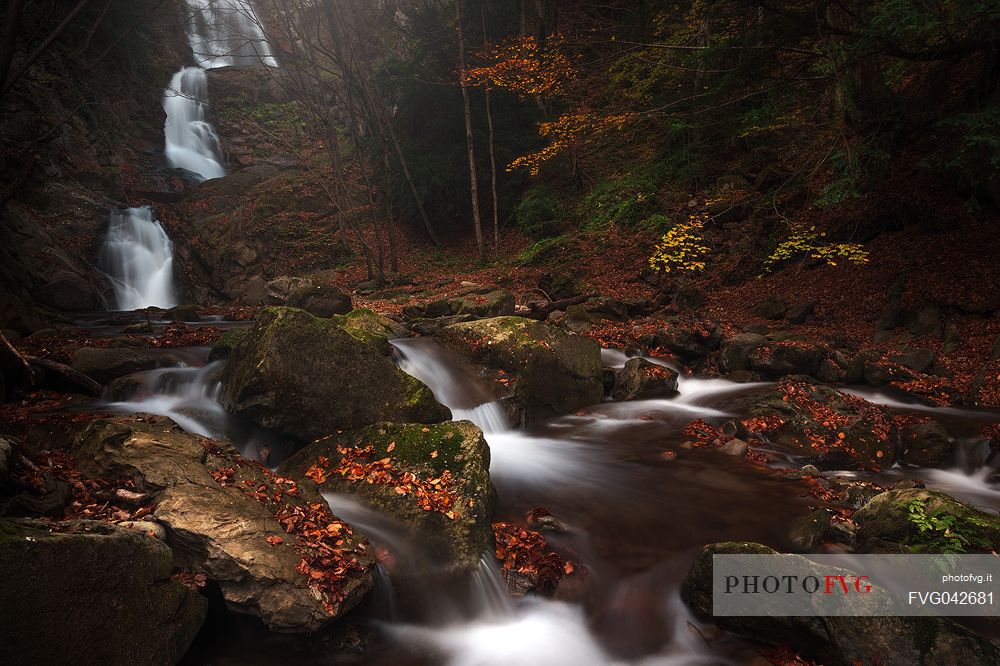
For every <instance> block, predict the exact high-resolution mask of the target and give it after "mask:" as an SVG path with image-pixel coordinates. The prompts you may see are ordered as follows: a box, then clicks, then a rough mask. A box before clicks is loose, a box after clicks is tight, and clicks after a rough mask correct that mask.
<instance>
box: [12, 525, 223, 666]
mask: <svg viewBox="0 0 1000 666" xmlns="http://www.w3.org/2000/svg"><path fill="white" fill-rule="evenodd" d="M173 568H174V565H173V558H172V555H171V552H170V548H168V547H167V545H166V544H164V543H163V542H162V541H159V540H157V539H155V538H153V537H150V536H146V535H144V534H141V533H139V532H136V531H132V530H128V529H125V528H121V527H116V526H114V525H109V524H107V523H103V522H96V521H84V520H76V521H67V522H57V523H51V522H47V521H35V520H24V521H16V522H10V521H0V626H2V627H3V630H2V631H0V654H3V661H4V663H5V664H11V665H12V666H14V665H21V664H24V665H25V666H27V665H29V664H30V665H35V664H107V665H109V666H116V665H119V664H120V665H122V666H130V665H132V664H163V665H164V666H167V665H170V664H175V663H177V662H178V661H180V659H181V657H183V656H184V653H185V652H186V651H187V649H188V647H189V646H190V645H191V641H192V640H193V639H194V637H195V634H197V633H198V629H199V628H200V627H201V624H202V622H203V621H204V619H205V613H206V611H207V607H208V603H207V600H206V599H205V598H204V597H203V596H201V595H200V594H198V593H197V592H194V591H192V590H190V589H188V588H187V587H185V586H184V585H182V584H180V583H178V582H176V581H173V580H171V578H170V576H171V574H172V572H173Z"/></svg>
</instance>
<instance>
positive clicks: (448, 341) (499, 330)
mask: <svg viewBox="0 0 1000 666" xmlns="http://www.w3.org/2000/svg"><path fill="white" fill-rule="evenodd" d="M438 337H439V338H440V339H441V341H442V342H443V343H444V344H445V345H446V346H448V347H449V348H451V349H453V350H455V351H456V352H458V353H459V354H461V355H463V356H465V357H466V358H467V359H469V360H471V361H472V362H474V363H478V364H482V365H486V366H489V367H491V368H495V369H498V370H503V371H504V372H508V373H512V374H514V375H515V376H516V382H515V385H514V399H515V400H516V402H517V403H518V405H519V407H520V408H521V410H522V412H523V415H524V420H525V421H529V422H530V421H536V420H539V419H544V418H548V417H551V416H555V415H559V414H567V413H571V412H573V411H576V410H577V409H579V408H580V407H584V406H586V405H590V404H594V403H596V402H600V401H601V398H602V397H603V396H604V385H603V382H602V375H603V367H602V365H601V348H600V347H599V346H598V344H597V343H596V342H594V341H593V340H590V339H589V338H585V337H580V336H576V335H570V334H568V333H566V332H565V331H563V330H561V329H559V328H556V327H555V326H549V325H548V324H544V323H542V322H539V321H535V320H533V319H525V318H522V317H495V318H493V319H483V320H480V321H472V322H466V323H461V324H453V325H452V326H448V327H446V328H444V329H442V330H441V332H440V333H439V334H438Z"/></svg>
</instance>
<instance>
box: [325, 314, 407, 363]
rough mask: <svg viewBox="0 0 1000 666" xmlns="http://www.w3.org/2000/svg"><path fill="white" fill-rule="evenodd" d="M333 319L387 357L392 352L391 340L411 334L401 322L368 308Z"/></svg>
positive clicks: (335, 316)
mask: <svg viewBox="0 0 1000 666" xmlns="http://www.w3.org/2000/svg"><path fill="white" fill-rule="evenodd" d="M331 319H333V321H335V322H336V323H337V324H339V325H340V326H341V327H342V328H343V329H344V330H345V331H347V332H348V333H350V334H351V335H353V336H354V337H355V338H357V339H358V340H360V341H361V342H364V343H365V344H367V345H368V346H370V347H373V348H375V349H377V350H378V351H379V352H380V353H382V354H385V355H389V353H390V352H391V347H390V346H389V340H395V339H396V338H405V337H406V336H407V335H408V334H409V331H407V329H406V327H405V326H403V325H402V324H400V323H399V322H397V321H394V320H392V319H390V318H389V317H386V316H385V315H381V314H379V313H377V312H375V311H374V310H368V309H367V308H357V309H354V310H351V311H350V312H348V313H347V314H343V315H334V316H333V317H331Z"/></svg>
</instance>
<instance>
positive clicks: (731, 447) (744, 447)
mask: <svg viewBox="0 0 1000 666" xmlns="http://www.w3.org/2000/svg"><path fill="white" fill-rule="evenodd" d="M749 450H750V445H749V444H747V443H746V442H744V441H743V440H742V439H731V440H729V441H728V442H726V443H725V444H723V445H722V446H720V447H719V451H720V452H721V453H725V454H726V455H727V456H737V457H739V458H742V457H743V456H745V455H746V454H747V451H749Z"/></svg>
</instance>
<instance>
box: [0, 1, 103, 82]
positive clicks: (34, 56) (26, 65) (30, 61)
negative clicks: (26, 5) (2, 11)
mask: <svg viewBox="0 0 1000 666" xmlns="http://www.w3.org/2000/svg"><path fill="white" fill-rule="evenodd" d="M15 4H16V3H15ZM88 4H90V0H80V1H79V2H78V3H76V5H74V6H73V9H71V10H69V14H67V15H66V17H65V18H64V19H63V20H62V21H61V22H60V23H59V25H57V26H56V27H55V28H53V29H52V32H50V33H49V35H48V37H46V38H45V39H44V40H43V41H42V43H41V44H39V45H38V46H37V47H36V48H35V50H34V51H32V52H31V53H30V54H29V55H28V57H27V58H25V61H24V62H23V63H22V64H21V68H20V69H18V70H17V72H15V73H14V74H13V75H12V76H10V77H4V82H3V87H2V88H0V95H3V94H4V93H6V92H7V91H8V90H10V89H11V87H12V86H13V85H14V84H15V83H17V82H18V80H19V79H20V78H21V77H22V76H24V75H25V74H26V73H27V71H28V70H29V69H31V66H32V65H34V64H35V61H36V60H38V57H39V56H40V55H42V54H43V53H45V50H46V49H47V48H49V47H50V46H52V42H54V41H56V39H58V38H59V35H61V34H62V33H63V31H64V30H65V29H66V27H67V26H68V25H69V24H70V23H72V22H73V19H74V18H76V15H77V14H79V13H80V12H81V11H83V8H84V7H86V6H87V5H88ZM8 9H10V8H8ZM8 13H10V12H8ZM18 13H20V12H18ZM6 31H7V26H6V25H5V26H4V33H6ZM11 48H13V44H12V45H11Z"/></svg>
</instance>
